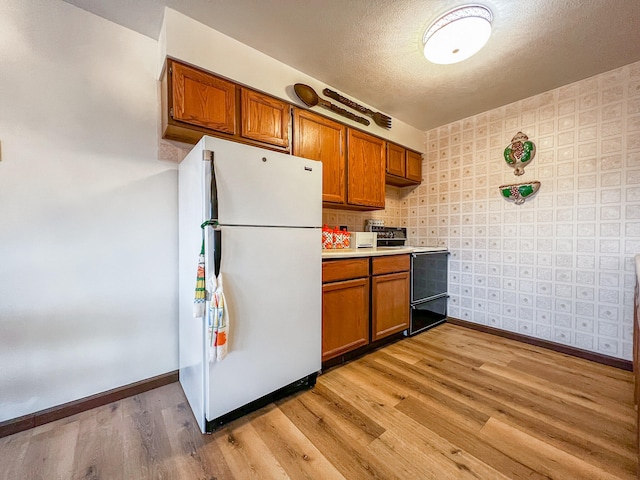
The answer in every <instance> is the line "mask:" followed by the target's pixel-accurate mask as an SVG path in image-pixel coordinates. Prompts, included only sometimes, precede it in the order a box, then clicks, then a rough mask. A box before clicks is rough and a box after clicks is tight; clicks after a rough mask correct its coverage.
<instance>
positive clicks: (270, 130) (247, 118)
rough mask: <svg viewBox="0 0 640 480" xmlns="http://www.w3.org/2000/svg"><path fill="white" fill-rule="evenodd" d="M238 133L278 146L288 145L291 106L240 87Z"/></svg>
mask: <svg viewBox="0 0 640 480" xmlns="http://www.w3.org/2000/svg"><path fill="white" fill-rule="evenodd" d="M241 103H242V130H241V133H240V135H242V136H243V137H245V138H250V139H252V140H258V141H260V142H265V143H270V144H272V145H277V146H280V147H288V146H289V119H290V118H291V106H290V105H289V104H288V103H286V102H283V101H282V100H278V99H277V98H273V97H269V96H268V95H263V94H261V93H258V92H255V91H253V90H249V89H248V88H242V95H241Z"/></svg>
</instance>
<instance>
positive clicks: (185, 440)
mask: <svg viewBox="0 0 640 480" xmlns="http://www.w3.org/2000/svg"><path fill="white" fill-rule="evenodd" d="M176 390H177V389H176ZM180 400H182V401H179V402H178V403H177V404H175V405H173V406H170V407H168V408H163V409H162V416H163V419H164V422H165V425H167V426H168V428H167V435H168V439H169V443H170V445H171V451H172V452H173V455H172V458H173V460H174V462H175V464H176V466H175V467H176V470H177V471H178V472H180V475H182V476H183V477H184V478H194V479H211V478H231V477H232V475H231V470H230V469H229V467H228V465H227V462H226V457H225V455H223V453H222V451H221V450H220V449H219V448H218V446H217V444H216V442H215V438H214V437H213V436H211V435H203V434H201V433H200V429H199V427H198V424H197V422H196V419H195V417H194V416H193V413H192V412H191V410H190V408H189V406H188V405H187V403H186V402H185V401H184V399H180ZM169 426H170V427H169Z"/></svg>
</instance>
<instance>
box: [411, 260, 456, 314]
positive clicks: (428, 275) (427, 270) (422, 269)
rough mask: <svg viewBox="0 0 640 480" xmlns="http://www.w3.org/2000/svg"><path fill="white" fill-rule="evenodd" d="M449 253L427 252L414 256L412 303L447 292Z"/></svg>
mask: <svg viewBox="0 0 640 480" xmlns="http://www.w3.org/2000/svg"><path fill="white" fill-rule="evenodd" d="M447 255H448V253H446V252H443V253H426V254H417V255H415V256H412V259H411V261H412V269H411V276H412V278H411V303H414V302H419V301H421V300H425V299H427V298H430V297H433V296H435V295H442V294H443V293H447V279H448V274H447Z"/></svg>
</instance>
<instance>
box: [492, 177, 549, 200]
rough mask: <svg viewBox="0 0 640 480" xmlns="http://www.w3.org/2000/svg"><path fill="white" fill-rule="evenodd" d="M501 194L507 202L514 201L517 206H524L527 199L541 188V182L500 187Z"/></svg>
mask: <svg viewBox="0 0 640 480" xmlns="http://www.w3.org/2000/svg"><path fill="white" fill-rule="evenodd" d="M498 188H499V189H500V193H501V194H502V196H503V197H504V198H506V199H507V200H513V201H514V202H515V204H516V205H522V204H523V203H524V201H525V199H526V198H527V197H530V196H531V195H533V194H534V193H536V192H537V191H538V189H539V188H540V182H538V181H537V180H534V181H533V182H526V183H514V184H511V185H500V186H499V187H498Z"/></svg>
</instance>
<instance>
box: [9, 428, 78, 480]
mask: <svg viewBox="0 0 640 480" xmlns="http://www.w3.org/2000/svg"><path fill="white" fill-rule="evenodd" d="M78 428H79V425H78V423H77V422H71V423H67V424H64V425H60V426H59V427H58V428H54V429H50V430H47V431H43V432H40V433H38V434H36V435H33V436H32V437H31V440H30V442H29V447H28V449H27V452H26V454H25V457H24V460H23V465H24V467H25V473H24V476H23V477H22V478H28V479H29V480H68V479H69V478H71V477H72V476H73V468H72V467H73V457H74V454H75V450H76V445H77V439H78ZM17 478H21V477H20V476H18V477H17Z"/></svg>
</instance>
